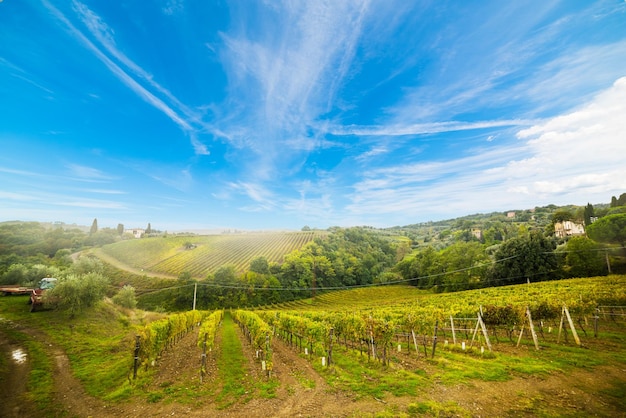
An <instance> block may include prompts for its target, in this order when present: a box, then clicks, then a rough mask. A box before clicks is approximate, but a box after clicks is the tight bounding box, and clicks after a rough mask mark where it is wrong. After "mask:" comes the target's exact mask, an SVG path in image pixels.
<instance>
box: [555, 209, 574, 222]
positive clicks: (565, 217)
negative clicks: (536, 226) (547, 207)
mask: <svg viewBox="0 0 626 418" xmlns="http://www.w3.org/2000/svg"><path fill="white" fill-rule="evenodd" d="M572 219H574V214H573V213H572V212H571V211H569V210H567V209H559V210H557V211H556V212H554V213H553V214H552V224H553V225H554V224H555V223H557V222H563V221H571V220H572Z"/></svg>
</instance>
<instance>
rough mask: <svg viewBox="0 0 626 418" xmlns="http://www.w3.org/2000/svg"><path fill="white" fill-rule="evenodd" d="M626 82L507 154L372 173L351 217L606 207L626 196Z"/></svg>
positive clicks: (539, 127) (532, 133)
mask: <svg viewBox="0 0 626 418" xmlns="http://www.w3.org/2000/svg"><path fill="white" fill-rule="evenodd" d="M624 114H626V78H621V79H619V80H617V81H616V82H615V83H614V85H613V86H612V87H611V88H610V89H608V90H606V91H605V92H603V93H601V94H599V95H597V96H596V97H595V98H594V100H593V101H591V102H590V103H588V104H587V105H585V106H581V107H580V108H579V109H577V110H575V111H572V112H570V113H567V114H564V115H562V116H558V117H555V118H551V119H549V120H546V121H545V122H542V123H538V124H536V125H534V126H532V127H529V128H527V129H524V130H521V131H519V133H518V137H519V138H520V140H524V142H522V143H520V144H519V145H518V146H513V147H510V148H508V149H504V148H494V149H493V150H491V151H488V152H486V153H482V154H480V155H478V154H477V155H473V156H470V157H465V158H460V159H450V160H448V161H441V162H428V163H418V164H404V165H400V166H389V167H387V168H379V169H376V170H369V171H368V172H366V173H363V180H362V181H360V182H358V183H356V184H355V185H354V190H355V191H354V193H353V194H352V196H351V202H352V203H351V204H349V205H348V206H347V208H346V209H347V210H348V211H349V212H350V213H352V214H354V216H356V217H363V218H367V217H368V215H370V214H377V215H381V214H385V213H386V214H388V215H389V216H390V217H397V218H398V219H406V217H407V216H410V214H413V216H415V217H419V218H423V217H424V214H428V216H432V217H433V218H439V219H440V218H442V217H446V216H459V215H462V214H467V213H471V212H472V211H482V212H484V211H486V210H489V209H492V210H506V209H521V208H526V207H534V206H535V205H540V204H542V202H543V203H544V204H549V203H556V204H567V203H572V202H574V203H579V204H584V203H586V202H588V201H589V202H594V203H597V202H603V201H606V199H607V196H610V195H611V193H613V194H614V193H619V192H620V191H623V190H625V189H626V166H625V165H624V155H626V141H624V140H623V132H625V131H626V120H625V119H624V117H623V115H624Z"/></svg>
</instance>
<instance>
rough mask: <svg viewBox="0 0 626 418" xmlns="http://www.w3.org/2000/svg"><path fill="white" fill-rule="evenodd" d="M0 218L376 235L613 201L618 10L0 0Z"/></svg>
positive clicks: (618, 139) (619, 71)
mask: <svg viewBox="0 0 626 418" xmlns="http://www.w3.org/2000/svg"><path fill="white" fill-rule="evenodd" d="M0 29H1V30H0V99H1V100H0V112H1V113H0V114H1V115H2V116H1V118H0V202H2V203H1V204H0V221H8V220H25V221H30V220H35V221H50V222H54V221H62V222H67V223H78V224H84V225H90V224H91V222H92V220H93V219H94V218H97V219H98V224H99V225H100V226H101V227H102V226H109V227H116V226H117V224H118V223H122V224H124V225H125V226H126V227H144V226H146V225H147V224H148V222H149V223H150V224H151V226H152V227H153V228H156V229H160V230H169V231H177V230H189V229H195V230H198V229H205V230H219V229H224V228H237V229H300V228H301V227H303V226H304V225H308V226H310V227H319V228H326V227H329V226H346V227H347V226H353V225H370V226H375V227H387V226H394V225H407V224H412V223H417V222H425V221H429V220H440V219H448V218H454V217H458V216H464V215H468V214H472V213H477V212H481V213H485V212H492V211H506V210H510V209H527V208H533V207H535V206H544V205H548V204H557V205H561V204H563V205H564V204H578V205H586V204H587V203H588V202H591V203H606V202H609V201H610V198H611V196H618V195H619V194H621V193H624V192H626V134H625V132H626V116H624V115H626V2H624V1H617V0H614V1H609V0H607V1H595V2H594V1H574V0H567V1H551V0H541V1H525V2H517V1H514V2H503V1H479V2H474V1H469V2H467V1H466V2H459V1H443V0H436V1H388V0H385V1H382V0H381V1H339V0H331V1H322V0H319V1H304V0H302V1H299V0H296V1H291V0H290V1H278V0H277V1H269V0H267V1H252V0H250V1H243V0H240V1H232V2H229V1H189V0H162V1H159V0H134V1H133V0H128V1H82V2H79V1H48V0H45V1H39V0H4V1H2V2H0Z"/></svg>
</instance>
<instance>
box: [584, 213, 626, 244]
mask: <svg viewBox="0 0 626 418" xmlns="http://www.w3.org/2000/svg"><path fill="white" fill-rule="evenodd" d="M587 235H588V236H589V238H591V239H592V240H594V241H597V242H602V243H606V244H619V245H621V246H622V247H624V246H625V245H626V213H616V214H614V215H607V216H605V217H603V218H600V219H598V220H597V221H595V222H594V223H592V224H591V225H589V228H587Z"/></svg>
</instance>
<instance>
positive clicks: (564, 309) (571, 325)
mask: <svg viewBox="0 0 626 418" xmlns="http://www.w3.org/2000/svg"><path fill="white" fill-rule="evenodd" d="M563 312H565V316H566V317H567V322H569V326H570V328H571V329H572V334H573V335H574V340H575V341H576V344H578V345H579V346H581V345H582V344H581V342H580V338H578V333H577V332H576V328H574V321H572V317H571V316H570V314H569V310H568V309H567V306H565V305H563Z"/></svg>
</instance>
